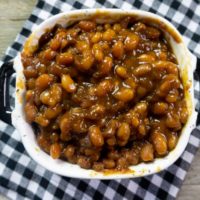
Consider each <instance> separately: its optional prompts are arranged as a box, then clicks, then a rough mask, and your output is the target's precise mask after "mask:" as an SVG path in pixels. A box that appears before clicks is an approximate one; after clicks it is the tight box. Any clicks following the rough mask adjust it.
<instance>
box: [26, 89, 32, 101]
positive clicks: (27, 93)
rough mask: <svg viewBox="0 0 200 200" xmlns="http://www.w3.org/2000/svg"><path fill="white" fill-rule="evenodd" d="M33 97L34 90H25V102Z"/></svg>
mask: <svg viewBox="0 0 200 200" xmlns="http://www.w3.org/2000/svg"><path fill="white" fill-rule="evenodd" d="M33 98H34V90H27V91H26V94H25V99H26V102H28V101H31V100H32V99H33Z"/></svg>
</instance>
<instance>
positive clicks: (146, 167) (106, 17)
mask: <svg viewBox="0 0 200 200" xmlns="http://www.w3.org/2000/svg"><path fill="white" fill-rule="evenodd" d="M127 15H131V16H133V17H135V19H137V20H138V19H140V20H144V21H147V22H148V23H151V24H152V25H153V26H157V27H159V28H161V29H162V30H163V31H164V33H165V35H166V37H167V38H168V40H169V42H170V44H171V46H172V49H173V51H174V53H175V55H176V57H177V60H178V63H179V69H180V73H181V77H182V80H183V85H184V88H186V87H189V89H187V90H185V91H184V92H185V96H186V101H187V105H188V108H189V113H190V115H189V118H188V122H187V123H186V124H185V126H184V128H183V130H182V133H181V135H180V137H179V141H178V144H177V146H176V148H175V149H174V150H173V151H171V152H170V153H169V154H168V155H167V156H166V157H164V158H159V159H158V158H157V159H155V160H154V161H153V162H152V163H148V164H145V163H141V164H139V165H136V166H131V167H130V170H126V171H124V172H111V173H100V172H95V171H93V170H85V169H82V168H80V167H79V166H78V165H73V164H70V163H67V162H64V161H62V160H54V159H52V158H51V157H50V156H49V155H47V154H46V153H44V152H43V150H41V149H40V147H39V146H38V144H37V141H36V138H35V135H34V132H33V129H32V127H31V126H30V125H29V124H28V123H27V122H26V121H25V118H24V111H23V104H24V93H25V78H24V75H23V66H22V62H21V56H20V54H19V55H18V56H17V57H16V59H15V62H14V68H15V70H16V72H17V80H16V100H15V109H14V111H13V113H12V122H13V125H14V126H15V127H16V128H17V130H18V131H19V133H20V134H21V138H22V142H23V144H24V146H25V148H26V150H27V152H28V153H29V154H30V156H31V157H32V158H33V159H34V160H35V161H37V162H38V163H39V164H41V165H42V166H44V167H45V168H47V169H48V170H50V171H53V172H55V173H58V174H60V175H64V176H69V177H76V178H90V179H93V178H99V179H115V178H128V177H132V178H133V177H139V176H144V175H148V174H152V173H156V172H159V171H161V170H163V169H165V168H167V167H168V166H170V165H171V164H172V163H174V162H175V161H176V160H177V158H178V157H179V156H180V155H181V154H182V152H183V151H184V149H185V147H186V145H187V143H188V140H189V136H190V133H191V131H192V129H193V128H194V126H195V122H196V113H195V112H194V94H193V70H192V69H193V64H195V63H194V62H195V61H194V62H193V64H192V63H191V55H190V53H189V51H188V49H187V48H186V46H185V45H184V43H183V40H182V37H181V35H180V34H179V33H178V31H177V30H176V29H175V28H174V26H173V25H171V24H170V23H169V22H168V21H166V20H165V19H163V18H161V17H159V16H158V15H155V14H152V13H149V12H145V11H134V10H131V11H123V10H116V9H101V10H99V9H98V10H96V9H91V10H78V11H71V12H66V13H61V14H58V15H55V16H54V17H51V18H49V19H48V20H46V21H44V22H43V23H42V24H41V25H39V26H38V27H37V28H36V29H35V30H34V31H33V33H32V34H31V35H30V37H29V38H28V40H27V41H26V43H25V45H24V49H23V51H24V53H26V54H31V53H32V52H33V51H34V50H35V49H36V48H37V44H38V39H39V38H40V36H41V35H42V34H43V33H44V32H45V31H46V30H48V29H50V28H52V27H53V26H54V25H55V24H61V25H62V26H68V25H71V24H72V23H74V22H75V21H79V20H82V19H93V20H95V21H96V22H97V23H103V22H114V21H118V20H120V19H121V18H122V17H124V16H127Z"/></svg>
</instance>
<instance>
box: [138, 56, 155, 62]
mask: <svg viewBox="0 0 200 200" xmlns="http://www.w3.org/2000/svg"><path fill="white" fill-rule="evenodd" d="M138 60H139V62H140V63H152V62H154V61H155V60H156V56H155V55H152V54H142V55H140V56H138Z"/></svg>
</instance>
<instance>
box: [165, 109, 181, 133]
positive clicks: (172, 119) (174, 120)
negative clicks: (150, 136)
mask: <svg viewBox="0 0 200 200" xmlns="http://www.w3.org/2000/svg"><path fill="white" fill-rule="evenodd" d="M165 124H166V126H167V127H169V128H172V129H175V130H180V129H181V122H180V118H179V116H178V115H177V114H176V113H168V114H167V118H166V121H165Z"/></svg>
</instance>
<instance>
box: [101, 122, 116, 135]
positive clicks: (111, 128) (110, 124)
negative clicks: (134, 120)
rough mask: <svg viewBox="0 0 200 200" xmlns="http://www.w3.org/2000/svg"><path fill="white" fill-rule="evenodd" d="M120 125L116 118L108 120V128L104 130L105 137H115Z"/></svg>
mask: <svg viewBox="0 0 200 200" xmlns="http://www.w3.org/2000/svg"><path fill="white" fill-rule="evenodd" d="M118 126H119V123H118V121H117V120H115V119H111V120H110V121H109V122H108V125H107V127H106V129H105V130H104V133H103V135H104V137H108V138H109V137H113V136H114V135H115V132H116V130H117V128H118Z"/></svg>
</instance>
